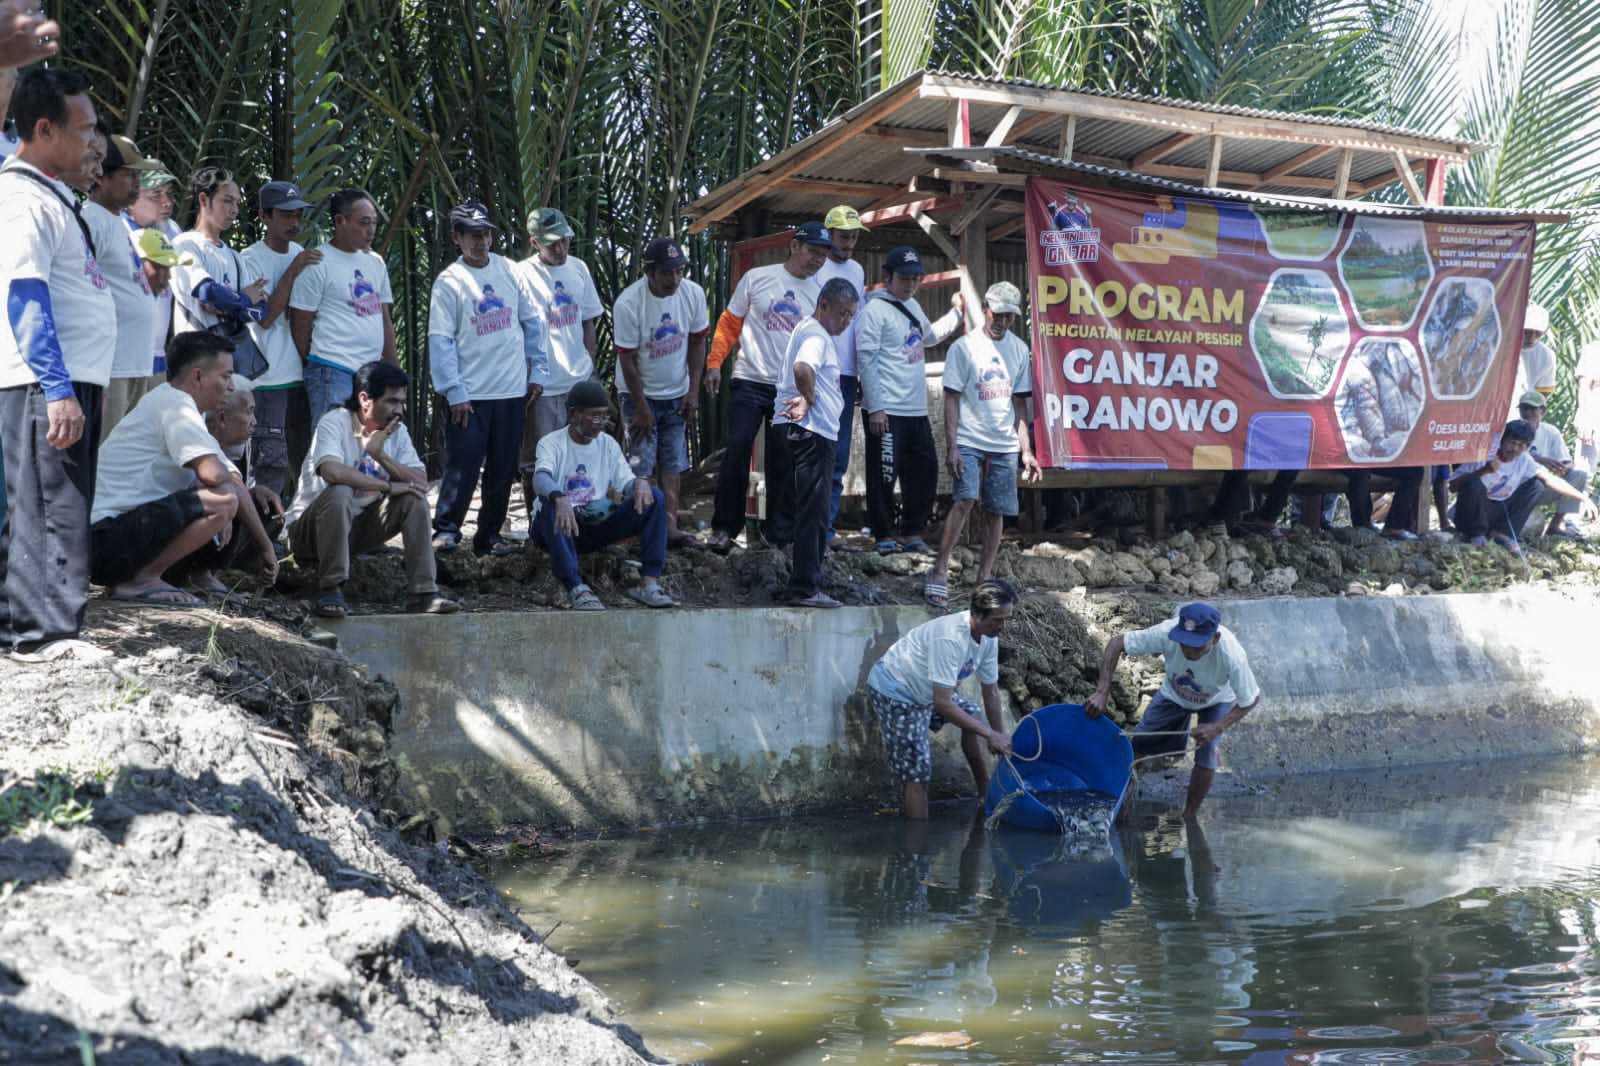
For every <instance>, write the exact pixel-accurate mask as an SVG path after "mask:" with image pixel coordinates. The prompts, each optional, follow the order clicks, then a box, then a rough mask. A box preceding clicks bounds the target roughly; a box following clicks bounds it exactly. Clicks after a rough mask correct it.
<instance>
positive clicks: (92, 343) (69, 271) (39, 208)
mask: <svg viewBox="0 0 1600 1066" xmlns="http://www.w3.org/2000/svg"><path fill="white" fill-rule="evenodd" d="M21 168H26V169H28V170H32V171H33V172H34V173H35V174H39V176H40V177H43V175H42V174H40V172H39V171H38V169H36V168H34V167H31V166H29V165H28V164H27V163H24V162H23V161H22V160H20V159H18V158H16V157H15V156H13V157H11V158H10V159H7V160H6V161H5V165H4V167H0V175H4V176H0V234H3V235H4V236H3V237H0V293H9V292H10V291H11V283H12V282H13V281H19V280H30V281H42V282H44V283H45V287H46V288H47V289H48V290H49V292H50V308H51V311H52V313H53V315H54V318H55V325H56V338H57V340H58V341H59V343H60V345H61V358H62V361H63V363H64V364H65V365H66V368H67V375H68V377H69V378H71V380H73V381H76V382H80V383H82V384H85V385H104V384H106V383H107V382H108V381H110V380H111V366H112V363H114V362H115V361H116V354H117V305H116V301H115V300H114V299H113V298H112V296H111V288H110V286H109V285H108V284H107V282H106V279H105V275H104V274H102V273H101V271H100V264H99V263H98V262H97V261H96V260H95V257H94V255H93V254H92V253H91V252H90V250H89V246H88V245H87V244H85V243H84V240H83V230H81V229H79V228H78V220H77V218H76V217H75V216H74V214H73V211H72V208H71V207H70V206H69V205H70V204H72V203H75V202H76V199H75V196H74V194H73V192H72V190H71V189H69V188H68V187H67V186H65V185H63V184H62V183H61V182H59V181H55V180H53V179H50V178H45V180H46V181H48V182H49V183H50V184H51V185H52V186H53V187H54V188H55V190H56V191H55V192H51V191H50V190H49V189H46V188H44V187H43V186H41V185H40V184H39V183H38V182H36V181H34V180H33V179H31V178H26V177H22V176H21V175H19V174H10V173H9V172H10V171H11V170H13V169H21ZM58 194H59V195H58ZM38 380H39V379H38V377H37V376H36V375H35V374H34V372H33V369H32V368H31V367H29V366H28V363H27V360H26V359H24V358H23V355H22V348H21V345H20V344H19V342H18V340H17V337H16V335H15V334H14V333H13V332H12V329H11V316H10V315H9V314H0V389H5V388H13V387H16V386H19V385H33V384H35V383H37V382H38Z"/></svg>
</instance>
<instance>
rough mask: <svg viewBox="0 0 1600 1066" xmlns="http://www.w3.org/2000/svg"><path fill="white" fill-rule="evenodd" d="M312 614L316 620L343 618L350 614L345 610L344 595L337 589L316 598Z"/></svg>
mask: <svg viewBox="0 0 1600 1066" xmlns="http://www.w3.org/2000/svg"><path fill="white" fill-rule="evenodd" d="M313 613H314V614H315V615H316V616H317V617H318V618H343V617H344V616H345V615H347V614H349V613H350V612H349V611H347V610H346V609H345V605H344V593H343V592H340V591H339V590H338V589H334V590H333V591H332V592H324V593H322V594H321V595H320V596H318V597H317V605H316V607H315V608H314V609H313Z"/></svg>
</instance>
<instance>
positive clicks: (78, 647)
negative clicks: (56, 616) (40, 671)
mask: <svg viewBox="0 0 1600 1066" xmlns="http://www.w3.org/2000/svg"><path fill="white" fill-rule="evenodd" d="M111 657H112V655H111V652H109V651H107V650H106V649H104V648H97V647H95V646H94V645H93V644H90V643H89V642H88V641H86V640H70V639H69V640H52V641H50V642H48V643H46V644H40V645H39V646H38V647H36V648H34V649H33V650H32V651H23V650H22V649H21V648H18V649H16V650H15V651H13V652H12V653H11V658H12V659H13V660H15V661H16V662H19V663H54V662H61V661H63V660H66V661H68V662H75V663H98V662H104V661H105V660H107V659H109V658H111Z"/></svg>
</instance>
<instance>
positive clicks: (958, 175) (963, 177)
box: [933, 167, 1028, 186]
mask: <svg viewBox="0 0 1600 1066" xmlns="http://www.w3.org/2000/svg"><path fill="white" fill-rule="evenodd" d="M933 176H934V177H936V178H941V179H943V180H944V181H970V182H973V183H975V184H979V185H1019V186H1020V185H1026V184H1027V183H1028V176H1027V175H1026V174H1002V173H1000V172H999V171H996V170H966V169H964V168H962V169H957V168H955V167H935V168H934V169H933Z"/></svg>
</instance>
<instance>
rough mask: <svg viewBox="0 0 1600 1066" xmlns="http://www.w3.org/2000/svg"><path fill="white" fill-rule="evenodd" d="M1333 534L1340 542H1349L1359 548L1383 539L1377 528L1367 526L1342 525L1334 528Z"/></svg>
mask: <svg viewBox="0 0 1600 1066" xmlns="http://www.w3.org/2000/svg"><path fill="white" fill-rule="evenodd" d="M1332 535H1333V539H1334V540H1336V541H1338V542H1339V543H1340V544H1349V545H1352V546H1354V547H1357V548H1364V547H1366V546H1368V545H1370V544H1376V543H1378V541H1379V540H1381V539H1382V538H1380V537H1379V536H1378V531H1377V530H1376V529H1368V528H1366V527H1365V526H1340V527H1339V528H1338V529H1335V530H1332Z"/></svg>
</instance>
